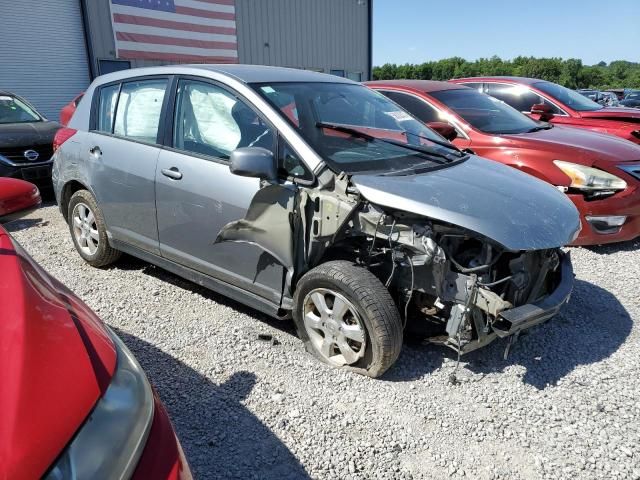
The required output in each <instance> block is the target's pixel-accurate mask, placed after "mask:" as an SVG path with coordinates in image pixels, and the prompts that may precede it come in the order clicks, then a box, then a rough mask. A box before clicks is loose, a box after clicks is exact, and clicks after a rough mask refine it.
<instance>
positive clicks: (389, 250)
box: [356, 206, 573, 353]
mask: <svg viewBox="0 0 640 480" xmlns="http://www.w3.org/2000/svg"><path fill="white" fill-rule="evenodd" d="M356 219H357V222H358V223H359V226H360V227H361V230H362V231H365V232H367V233H368V234H369V235H371V239H372V240H371V243H370V245H369V249H368V250H367V251H366V252H364V257H363V258H362V259H360V261H362V262H364V263H365V264H368V265H369V267H370V268H372V269H375V270H377V274H378V276H379V277H380V278H386V280H385V284H386V285H387V287H388V288H389V289H390V290H391V291H393V292H394V293H395V297H396V298H397V303H398V306H399V307H400V310H401V311H403V313H404V319H405V322H407V321H408V320H409V321H411V322H412V325H411V326H412V329H413V330H417V331H419V332H422V333H423V335H424V336H427V337H428V339H429V341H430V342H432V343H440V344H444V345H446V346H449V347H451V348H453V349H454V350H456V351H458V352H460V353H467V352H469V351H471V350H475V349H477V348H480V347H482V346H484V345H486V344H488V343H489V342H491V341H492V340H494V339H495V338H497V337H506V336H510V335H514V334H519V333H520V332H521V331H523V330H525V329H527V328H530V327H532V326H534V325H537V324H539V323H542V322H544V321H546V320H548V319H549V318H551V317H552V316H554V315H555V314H556V313H557V312H558V310H559V309H560V307H561V306H562V305H563V304H564V303H566V302H567V301H568V299H569V295H570V293H571V289H572V285H573V271H572V268H571V261H570V258H569V254H567V253H563V252H562V251H561V250H560V249H558V248H550V249H543V250H531V251H517V252H514V251H509V250H506V249H505V248H504V247H501V246H500V245H497V244H495V243H494V242H491V241H490V240H487V239H485V238H482V237H481V236H479V235H477V234H474V233H473V232H469V231H467V230H465V229H462V228H460V227H455V226H451V225H444V224H441V223H436V222H432V221H425V219H424V218H421V217H415V216H412V215H409V214H407V213H405V212H397V211H396V212H393V211H392V212H381V211H380V210H379V209H378V208H376V207H374V206H369V207H368V208H365V209H364V210H363V211H361V212H359V214H358V215H357V216H356Z"/></svg>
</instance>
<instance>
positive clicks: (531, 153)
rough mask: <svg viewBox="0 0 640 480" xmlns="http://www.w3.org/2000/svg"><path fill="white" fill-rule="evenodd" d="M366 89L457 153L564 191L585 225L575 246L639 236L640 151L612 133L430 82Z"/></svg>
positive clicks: (395, 82)
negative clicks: (549, 119)
mask: <svg viewBox="0 0 640 480" xmlns="http://www.w3.org/2000/svg"><path fill="white" fill-rule="evenodd" d="M366 85H368V86H369V87H371V88H373V89H375V90H377V91H379V92H381V93H383V94H384V95H386V96H387V97H389V98H390V99H391V100H393V101H394V102H396V103H397V104H399V105H400V106H402V107H403V108H404V109H406V110H407V111H409V112H410V113H412V114H413V115H415V116H416V117H417V118H419V119H420V120H422V121H423V122H425V123H427V124H428V125H429V126H432V127H433V128H434V129H436V130H439V131H440V132H441V133H442V134H443V135H445V136H447V137H448V138H449V139H450V140H453V143H454V144H455V145H456V146H457V147H459V148H471V149H473V151H474V152H476V153H477V154H478V155H480V156H482V157H485V158H490V159H492V160H496V161H498V162H501V163H504V164H506V165H509V166H512V167H515V168H517V169H519V170H522V171H524V172H527V173H530V174H531V175H534V176H535V177H538V178H540V179H542V180H544V181H546V182H549V183H551V184H552V185H555V186H556V187H558V188H559V189H561V190H563V191H566V192H567V195H568V196H569V198H570V199H571V200H572V201H573V203H574V204H575V205H576V207H577V208H578V210H579V211H580V218H581V221H582V231H581V232H580V236H579V237H578V238H577V239H576V240H575V241H574V245H593V244H602V243H611V242H620V241H625V240H631V239H633V238H636V237H638V236H639V235H640V146H637V145H634V144H633V143H631V142H627V141H625V140H621V139H619V138H616V137H613V136H611V135H605V134H600V133H597V132H591V131H587V130H580V129H577V128H566V127H562V126H557V127H554V125H553V124H550V123H545V122H539V121H535V120H533V119H532V118H529V117H527V116H526V115H523V114H522V113H520V112H518V111H517V110H515V109H514V108H512V107H510V106H509V105H507V104H506V103H504V102H502V101H500V100H497V99H495V98H493V97H490V96H488V95H485V94H483V93H480V92H478V91H477V90H475V89H471V88H468V87H465V86H463V85H457V84H453V83H449V82H435V81H427V80H389V81H384V80H383V81H378V82H368V83H367V84H366ZM443 122H444V123H443ZM452 127H453V128H452ZM447 129H448V130H447Z"/></svg>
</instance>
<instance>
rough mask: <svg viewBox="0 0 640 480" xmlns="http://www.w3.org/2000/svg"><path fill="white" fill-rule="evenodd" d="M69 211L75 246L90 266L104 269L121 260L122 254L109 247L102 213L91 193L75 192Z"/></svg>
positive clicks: (70, 227)
mask: <svg viewBox="0 0 640 480" xmlns="http://www.w3.org/2000/svg"><path fill="white" fill-rule="evenodd" d="M67 211H68V212H69V230H70V231H71V238H72V239H73V244H74V245H75V247H76V250H77V251H78V253H79V254H80V256H81V257H82V258H83V259H84V260H85V261H86V262H87V263H88V264H89V265H92V266H94V267H104V266H106V265H109V264H111V263H113V262H115V261H116V260H117V259H118V258H120V255H121V252H119V251H118V250H116V249H115V248H112V247H111V245H109V241H108V239H107V228H106V225H105V223H104V218H103V217H102V212H101V211H100V208H98V204H97V203H96V200H95V198H93V195H91V193H90V192H89V191H87V190H78V191H77V192H75V193H74V194H73V195H72V196H71V199H69V208H68V210H67Z"/></svg>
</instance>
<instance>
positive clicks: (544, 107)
mask: <svg viewBox="0 0 640 480" xmlns="http://www.w3.org/2000/svg"><path fill="white" fill-rule="evenodd" d="M531 114H532V115H540V120H542V121H546V120H549V119H551V117H553V108H551V105H549V104H547V103H536V104H535V105H532V106H531Z"/></svg>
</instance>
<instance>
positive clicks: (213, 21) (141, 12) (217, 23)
mask: <svg viewBox="0 0 640 480" xmlns="http://www.w3.org/2000/svg"><path fill="white" fill-rule="evenodd" d="M112 8H113V13H118V14H124V15H134V16H139V17H146V18H153V19H155V20H165V21H175V22H185V23H194V24H198V25H210V26H213V27H235V26H236V22H235V20H226V19H219V18H202V17H200V16H195V15H183V14H179V13H172V12H162V11H158V10H151V9H150V8H137V7H129V6H125V5H117V4H114V5H112Z"/></svg>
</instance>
